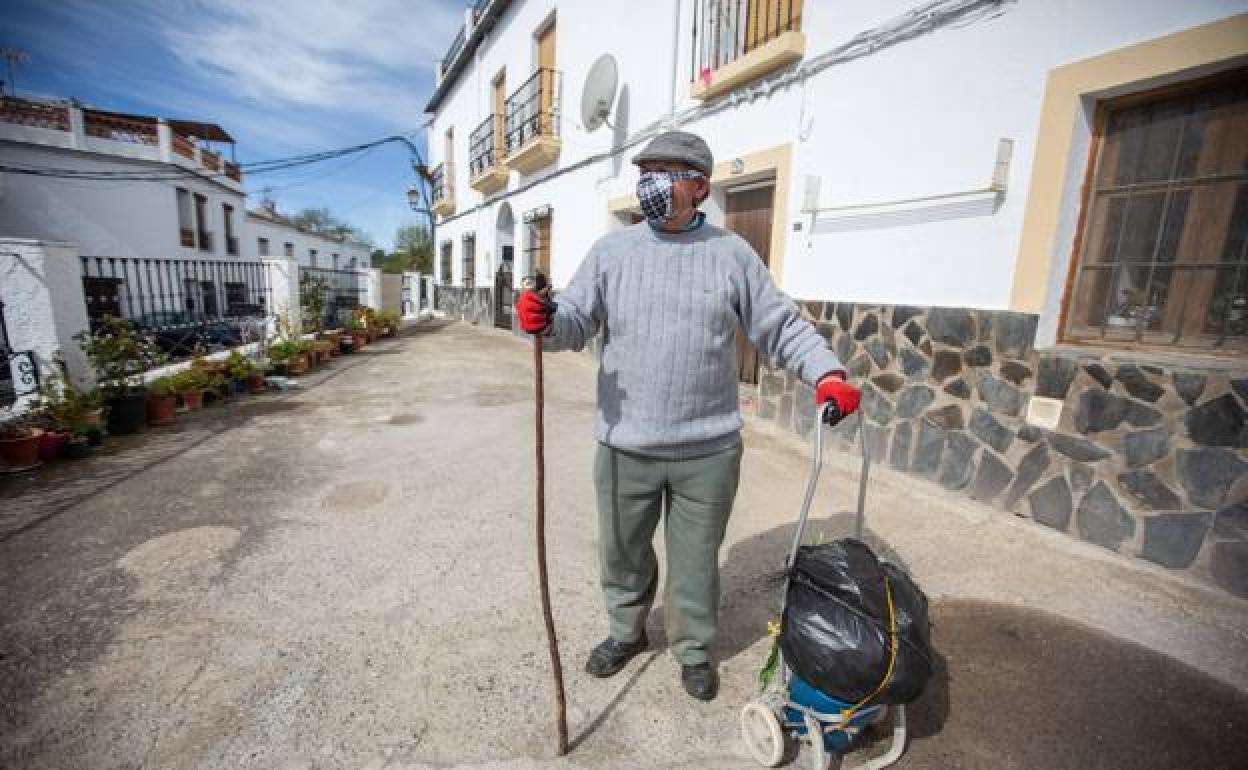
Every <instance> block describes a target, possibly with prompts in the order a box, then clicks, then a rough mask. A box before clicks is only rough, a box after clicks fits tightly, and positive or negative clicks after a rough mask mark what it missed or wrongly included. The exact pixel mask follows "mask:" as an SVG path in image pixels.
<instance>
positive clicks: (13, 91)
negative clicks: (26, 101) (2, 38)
mask: <svg viewBox="0 0 1248 770" xmlns="http://www.w3.org/2000/svg"><path fill="white" fill-rule="evenodd" d="M0 56H3V57H4V60H5V61H6V62H8V65H9V96H17V79H16V78H15V77H14V76H13V65H15V64H25V63H27V62H28V61H30V54H29V53H28V52H26V51H23V50H22V49H20V48H2V49H0Z"/></svg>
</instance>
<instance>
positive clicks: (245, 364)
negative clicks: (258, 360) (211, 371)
mask: <svg viewBox="0 0 1248 770" xmlns="http://www.w3.org/2000/svg"><path fill="white" fill-rule="evenodd" d="M255 369H256V366H255V364H253V363H252V362H251V359H249V358H247V356H244V355H243V354H242V353H240V352H238V351H237V350H231V351H230V354H229V355H228V356H226V358H225V372H226V374H228V375H230V378H231V379H235V380H245V379H247V378H248V377H249V376H250V375H251V373H252V372H253V371H255Z"/></svg>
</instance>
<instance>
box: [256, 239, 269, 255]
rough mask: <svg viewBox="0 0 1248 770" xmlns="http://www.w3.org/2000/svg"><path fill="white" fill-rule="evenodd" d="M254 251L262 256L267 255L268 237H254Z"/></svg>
mask: <svg viewBox="0 0 1248 770" xmlns="http://www.w3.org/2000/svg"><path fill="white" fill-rule="evenodd" d="M256 253H257V254H259V255H260V256H262V257H267V256H269V239H268V238H257V239H256Z"/></svg>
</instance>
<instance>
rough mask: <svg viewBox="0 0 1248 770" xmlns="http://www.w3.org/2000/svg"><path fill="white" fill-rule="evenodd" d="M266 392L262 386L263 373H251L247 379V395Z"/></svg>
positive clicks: (263, 385)
mask: <svg viewBox="0 0 1248 770" xmlns="http://www.w3.org/2000/svg"><path fill="white" fill-rule="evenodd" d="M265 390H267V388H266V386H265V384H264V373H263V372H253V373H252V374H250V375H249V376H248V377H247V391H248V392H249V393H263V392H264V391H265Z"/></svg>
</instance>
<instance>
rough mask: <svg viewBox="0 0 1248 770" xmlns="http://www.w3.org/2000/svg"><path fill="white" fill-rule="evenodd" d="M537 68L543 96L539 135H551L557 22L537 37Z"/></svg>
mask: <svg viewBox="0 0 1248 770" xmlns="http://www.w3.org/2000/svg"><path fill="white" fill-rule="evenodd" d="M537 66H538V69H539V70H540V72H541V74H540V75H538V80H539V81H540V83H539V85H540V87H541V90H542V94H541V102H540V103H541V110H542V111H541V117H540V119H539V120H538V124H537V133H538V134H540V135H543V136H544V135H546V134H549V133H551V131H552V126H551V125H550V114H551V111H552V109H553V108H554V100H555V95H554V90H555V22H553V21H552V22H550V24H547V25H546V28H545V29H543V30H542V31H541V32H539V33H538V35H537Z"/></svg>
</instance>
